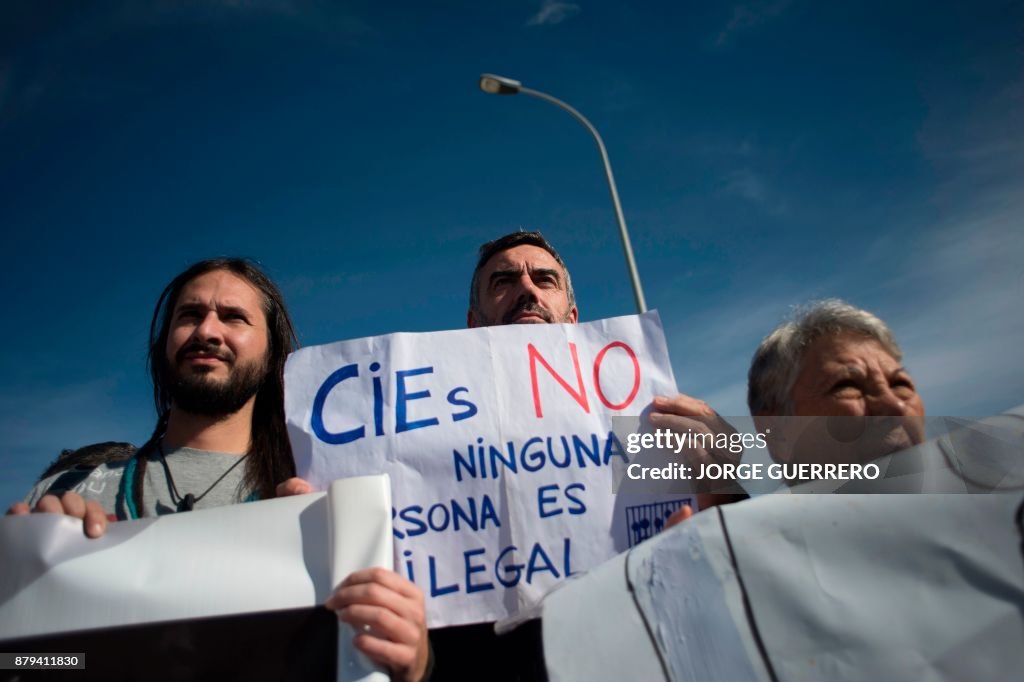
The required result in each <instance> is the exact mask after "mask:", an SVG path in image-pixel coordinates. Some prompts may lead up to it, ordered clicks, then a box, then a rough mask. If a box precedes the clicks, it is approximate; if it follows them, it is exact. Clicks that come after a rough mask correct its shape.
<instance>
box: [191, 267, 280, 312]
mask: <svg viewBox="0 0 1024 682" xmlns="http://www.w3.org/2000/svg"><path fill="white" fill-rule="evenodd" d="M192 305H201V306H204V307H209V308H217V307H228V308H241V309H244V310H248V311H250V312H260V313H263V314H264V315H265V314H266V303H265V300H264V296H263V293H262V292H260V290H259V289H257V288H256V287H255V286H253V284H252V283H251V282H249V280H247V279H245V278H244V277H240V276H238V275H236V274H234V273H233V272H229V271H227V270H213V271H211V272H206V273H203V274H202V275H198V276H196V277H193V278H192V279H190V280H189V281H188V282H186V283H185V285H184V286H183V287H182V288H181V292H180V293H179V294H178V299H177V301H175V303H174V310H177V309H179V308H181V307H182V306H192Z"/></svg>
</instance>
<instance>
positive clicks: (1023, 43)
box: [0, 0, 1024, 504]
mask: <svg viewBox="0 0 1024 682" xmlns="http://www.w3.org/2000/svg"><path fill="white" fill-rule="evenodd" d="M897 5H898V6H896V7H894V6H893V3H849V4H844V3H820V2H816V3H812V2H806V1H803V2H802V1H800V0H793V1H792V2H787V1H785V0H782V1H774V2H741V3H734V2H723V3H703V2H700V3H698V2H648V3H630V4H627V3H596V2H587V1H586V0H580V1H579V2H574V3H569V2H550V1H547V0H545V1H544V2H538V1H536V0H529V1H527V0H522V1H512V0H503V1H497V2H488V3H468V2H445V3H422V2H403V3H371V2H351V3H348V2H346V3H342V2H321V1H318V0H221V1H216V0H202V1H200V0H174V1H172V0H162V1H159V2H146V1H142V0H139V1H130V0H123V1H108V2H94V3H79V2H64V3H59V2H52V3H39V2H32V1H31V0H29V1H20V0H19V1H12V2H5V3H3V4H2V5H0V207H2V208H0V221H2V223H3V230H2V232H0V234H2V240H3V260H4V267H3V268H2V269H0V283H2V286H3V290H4V291H5V292H7V294H6V295H7V301H6V306H5V307H6V310H5V313H6V314H5V315H4V317H5V320H6V323H5V325H4V328H5V329H6V330H7V331H6V332H5V333H4V334H3V335H2V339H0V344H2V353H0V444H2V446H0V493H2V495H3V498H4V499H6V500H8V501H13V500H14V499H16V498H19V497H20V496H21V495H22V494H23V493H24V492H25V491H26V490H27V489H28V488H29V487H30V486H31V484H32V483H33V481H34V480H35V477H36V476H37V475H38V473H39V472H40V471H41V469H42V468H43V467H44V466H45V465H46V464H47V463H48V462H49V461H50V460H51V459H52V458H53V457H54V456H56V454H57V453H58V452H59V451H60V450H61V449H62V448H65V447H77V446H81V445H84V444H86V443H90V442H96V441H100V440H108V439H115V440H129V441H133V442H135V443H141V442H142V441H144V440H145V438H146V437H147V435H148V433H149V430H150V429H151V428H152V423H153V420H154V416H153V411H152V407H151V398H150V387H149V384H148V381H147V377H146V374H145V367H144V362H145V343H146V330H147V325H148V322H149V317H150V315H151V313H152V305H153V303H154V302H155V300H156V297H157V295H158V294H159V292H160V290H161V289H162V287H163V286H164V284H166V282H167V281H168V280H169V279H170V278H171V277H172V276H173V275H174V274H176V273H177V272H179V271H180V270H181V269H183V268H184V267H185V266H186V265H187V264H189V263H190V262H192V261H194V260H198V259H200V258H204V257H210V256H215V255H246V256H250V257H253V258H255V259H257V260H258V261H259V262H261V263H262V264H263V265H264V266H265V267H266V269H267V270H268V271H269V272H270V273H271V274H272V275H273V276H274V277H275V278H276V279H277V281H278V282H279V283H280V284H281V287H282V289H283V290H284V292H285V295H286V296H287V298H288V301H289V303H290V306H291V310H292V312H293V315H294V318H295V320H296V323H297V326H298V328H299V332H300V339H301V341H302V343H303V344H304V345H311V344H319V343H326V342H329V341H334V340H339V339H347V338H355V337H360V336H367V335H373V334H382V333H387V332H392V331H430V330H437V329H450V328H458V327H461V326H463V325H464V323H465V310H466V299H467V285H468V278H469V275H470V272H471V270H472V267H473V265H474V262H475V252H476V247H477V246H478V245H479V244H480V243H481V242H483V241H486V240H488V239H491V238H494V237H496V236H498V235H500V234H504V233H505V232H508V231H511V230H514V229H517V228H519V227H524V228H527V229H541V230H543V231H544V232H545V233H546V235H547V236H548V237H549V238H550V239H551V240H552V241H553V242H554V243H555V244H556V246H557V247H558V248H559V250H560V251H561V252H562V254H563V256H564V257H565V259H566V260H567V261H568V263H569V266H570V268H571V270H572V273H573V280H574V283H575V285H576V288H577V295H578V300H579V305H580V311H581V319H582V320H592V319H598V318H602V317H610V316H615V315H623V314H629V313H631V312H632V311H633V302H632V294H631V291H630V287H629V282H628V279H627V275H626V268H625V264H624V261H623V257H622V252H621V248H620V245H619V241H618V235H617V231H616V226H615V220H614V214H613V212H612V209H611V204H610V200H609V197H608V192H607V187H606V185H605V181H604V177H603V173H602V170H601V166H600V161H599V157H598V155H597V151H596V149H595V147H594V144H593V142H592V140H591V139H590V137H589V136H588V135H587V133H586V132H585V131H584V130H583V128H582V127H580V126H579V124H578V123H577V122H575V121H574V120H572V118H570V117H569V116H568V115H566V114H565V113H563V112H560V111H558V110H557V109H555V108H554V107H552V106H551V105H549V104H546V103H544V102H541V101H538V100H535V99H531V98H528V97H525V96H517V97H501V98H499V97H493V96H487V95H484V94H483V93H481V92H480V91H479V90H478V89H477V86H476V81H477V77H478V75H479V74H480V73H481V72H494V73H499V74H503V75H507V76H510V77H513V78H518V79H519V80H521V81H523V82H524V84H526V85H529V86H531V87H534V88H536V89H539V90H543V91H546V92H549V93H551V94H553V95H555V96H557V97H560V98H562V99H564V100H566V101H567V102H569V103H571V104H572V105H573V106H575V107H576V108H578V109H579V110H580V111H582V112H583V113H584V114H585V115H586V116H588V118H590V120H591V121H592V122H593V123H594V124H595V125H596V126H597V128H598V129H599V130H600V131H601V133H602V135H603V136H604V139H605V142H606V144H607V147H608V151H609V154H610V156H611V160H612V163H613V165H614V168H615V174H616V178H617V180H618V184H619V192H620V195H621V197H622V202H623V206H624V209H625V213H626V219H627V221H628V223H629V226H630V230H631V233H632V237H633V245H634V249H635V252H636V258H637V263H638V266H639V269H640V274H641V277H642V279H643V282H644V287H645V291H646V294H647V300H648V305H649V306H651V307H653V308H657V309H658V310H659V311H660V313H661V316H662V320H663V322H664V325H665V331H666V336H667V338H668V342H669V349H670V353H671V357H672V362H673V367H674V370H675V374H676V378H677V381H678V383H679V388H680V390H682V391H684V392H686V393H690V394H693V395H696V396H699V397H701V398H704V399H706V400H708V402H710V403H711V404H712V405H714V406H715V407H717V408H718V410H719V411H720V412H721V413H723V414H746V407H745V401H744V398H745V393H744V392H745V375H746V368H747V365H748V363H749V360H750V356H751V354H752V353H753V350H754V348H755V346H756V345H757V342H758V341H759V340H760V338H761V337H762V336H763V335H764V334H765V333H767V332H768V331H769V330H770V329H771V327H772V326H773V325H775V324H776V323H777V322H779V321H780V320H781V319H782V318H783V317H784V316H785V315H786V314H787V312H788V310H789V307H790V306H791V305H793V304H796V303H800V302H804V301H807V300H808V299H812V298H820V297H826V296H839V297H842V298H845V299H847V300H849V301H851V302H853V303H855V304H858V305H861V306H864V307H866V308H868V309H870V310H872V311H874V312H876V313H877V314H879V315H880V316H881V317H883V318H884V319H886V320H887V321H888V322H889V323H890V325H891V326H892V327H893V329H894V330H895V332H896V334H897V337H898V338H899V340H900V342H901V343H902V345H903V347H904V350H905V352H906V363H907V365H908V366H909V368H910V370H911V371H912V373H913V374H914V375H915V377H916V379H917V380H918V383H919V388H920V390H921V392H922V394H923V396H924V399H925V403H926V405H927V407H928V411H929V414H932V415H980V414H987V413H993V412H1000V411H1002V410H1004V409H1007V408H1010V407H1012V406H1015V405H1018V404H1020V403H1021V402H1024V364H1022V363H1021V362H1020V361H1019V359H1018V358H1019V355H1020V350H1021V348H1024V315H1022V303H1021V301H1024V265H1022V263H1024V236H1022V235H1024V230H1022V225H1021V223H1022V221H1024V137H1022V136H1021V133H1020V122H1021V121H1022V120H1024V40H1022V36H1021V26H1022V25H1024V6H1022V5H1020V3H1012V2H975V3H971V4H970V5H969V6H968V5H967V4H966V3H954V2H950V3H935V2H928V3H923V2H922V3H897ZM5 504H7V503H6V502H5Z"/></svg>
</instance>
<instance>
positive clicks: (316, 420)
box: [310, 365, 366, 445]
mask: <svg viewBox="0 0 1024 682" xmlns="http://www.w3.org/2000/svg"><path fill="white" fill-rule="evenodd" d="M357 376H359V366H358V365H345V366H344V367H342V368H341V369H339V370H336V371H335V372H334V373H332V374H331V376H329V377H327V380H326V381H325V382H324V383H323V384H322V385H321V386H320V389H319V390H318V391H317V392H316V397H315V398H313V416H312V418H311V420H310V426H311V427H312V428H313V433H314V434H315V435H316V437H317V438H319V439H320V440H322V441H323V442H325V443H328V444H329V445H344V444H345V443H351V442H352V441H354V440H359V439H360V438H362V437H363V436H365V435H366V428H365V427H363V426H357V427H356V428H354V429H351V430H349V431H342V432H341V433H331V432H330V431H328V430H327V429H326V428H325V427H324V403H326V402H327V396H328V395H329V394H330V392H331V389H333V388H334V387H335V386H337V385H338V384H340V383H341V382H342V381H344V380H345V379H351V378H352V377H357Z"/></svg>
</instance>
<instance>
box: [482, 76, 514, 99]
mask: <svg viewBox="0 0 1024 682" xmlns="http://www.w3.org/2000/svg"><path fill="white" fill-rule="evenodd" d="M522 87H523V84H522V83H520V82H519V81H517V80H512V79H511V78H505V77H504V76H496V75H494V74H493V73H483V74H480V89H481V90H483V91H484V92H486V93H487V94H488V95H514V94H516V93H517V92H519V89H520V88H522Z"/></svg>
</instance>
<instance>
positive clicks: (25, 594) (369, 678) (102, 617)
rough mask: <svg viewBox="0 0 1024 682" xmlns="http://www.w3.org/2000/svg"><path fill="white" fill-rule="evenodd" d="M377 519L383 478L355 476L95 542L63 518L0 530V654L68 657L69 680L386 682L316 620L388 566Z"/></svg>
mask: <svg viewBox="0 0 1024 682" xmlns="http://www.w3.org/2000/svg"><path fill="white" fill-rule="evenodd" d="M390 506H391V503H390V490H389V485H388V481H387V478H386V477H384V476H366V477H359V478H350V479H346V480H344V481H338V482H336V483H333V484H332V485H331V486H330V487H329V490H328V492H327V493H315V494H311V495H298V496H294V497H285V498H278V499H274V500H264V501H261V502H255V503H252V504H238V505H232V506H228V507H218V508H215V509H204V510H200V511H194V512H189V513H187V514H172V515H166V516H159V517H151V518H145V519H139V520H136V521H131V522H124V523H113V524H110V526H109V527H108V528H107V531H106V533H105V534H104V535H103V536H102V537H100V538H98V539H90V538H87V537H85V535H84V534H83V533H82V522H81V520H80V519H76V518H72V517H69V516H63V515H57V514H31V515H29V516H25V517H16V516H11V517H7V518H0V547H2V548H3V552H4V561H3V562H0V650H3V651H8V652H10V651H64V652H70V651H74V652H81V653H82V654H83V656H84V658H85V663H86V665H85V667H86V672H80V671H78V670H76V671H75V673H74V675H75V678H76V679H139V678H144V679H206V678H220V677H223V676H225V675H224V674H220V673H219V672H218V671H221V670H223V669H225V668H226V669H227V670H228V671H230V673H229V674H227V676H228V677H235V676H236V675H237V674H239V672H238V671H253V672H254V673H256V676H257V677H273V678H275V679H325V676H327V677H332V678H334V677H335V673H336V679H338V680H347V681H350V682H357V681H358V682H377V681H380V680H386V679H388V676H387V674H386V673H384V672H382V671H379V670H377V669H376V668H375V667H374V666H373V664H372V663H371V662H370V661H369V659H367V658H366V657H364V656H363V655H362V654H359V653H358V652H357V651H356V650H355V648H354V647H353V645H352V638H353V636H354V631H353V630H352V628H351V627H349V626H347V625H342V626H340V627H339V626H338V625H337V624H336V619H335V618H334V616H333V614H331V617H330V618H328V619H326V620H325V619H324V618H323V617H321V615H322V612H324V609H323V607H322V605H323V603H324V602H325V601H326V600H327V597H328V596H329V595H330V594H331V592H332V591H333V590H334V586H335V585H337V584H338V583H339V582H340V581H341V580H342V579H343V578H344V577H345V576H347V575H348V574H350V573H352V572H353V571H356V570H361V569H364V568H368V567H371V566H390V564H391V549H392V543H391V526H390V518H389V509H390ZM318 614H320V615H318ZM211 624H212V625H213V626H215V629H216V631H217V632H216V636H215V637H207V636H206V635H207V634H209V630H210V625H211ZM325 637H327V638H328V641H324V639H325ZM329 639H334V640H335V641H334V642H331V641H329ZM224 642H236V643H240V646H246V647H257V648H255V649H253V650H251V651H250V650H238V651H236V650H232V649H231V648H229V647H227V648H226V647H225V646H224ZM56 646H59V647H60V648H57V649H55V648H51V647H56ZM129 649H130V651H129ZM264 649H265V650H264ZM312 656H316V657H317V658H316V660H311V659H310V657H312ZM325 656H326V657H327V658H328V659H330V658H333V657H335V656H336V657H337V658H336V661H337V662H336V664H335V661H334V660H324V657H325ZM303 659H306V660H303ZM260 666H263V668H262V670H261V669H260ZM215 673H216V674H215ZM252 676H253V675H251V674H250V675H243V677H252Z"/></svg>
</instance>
